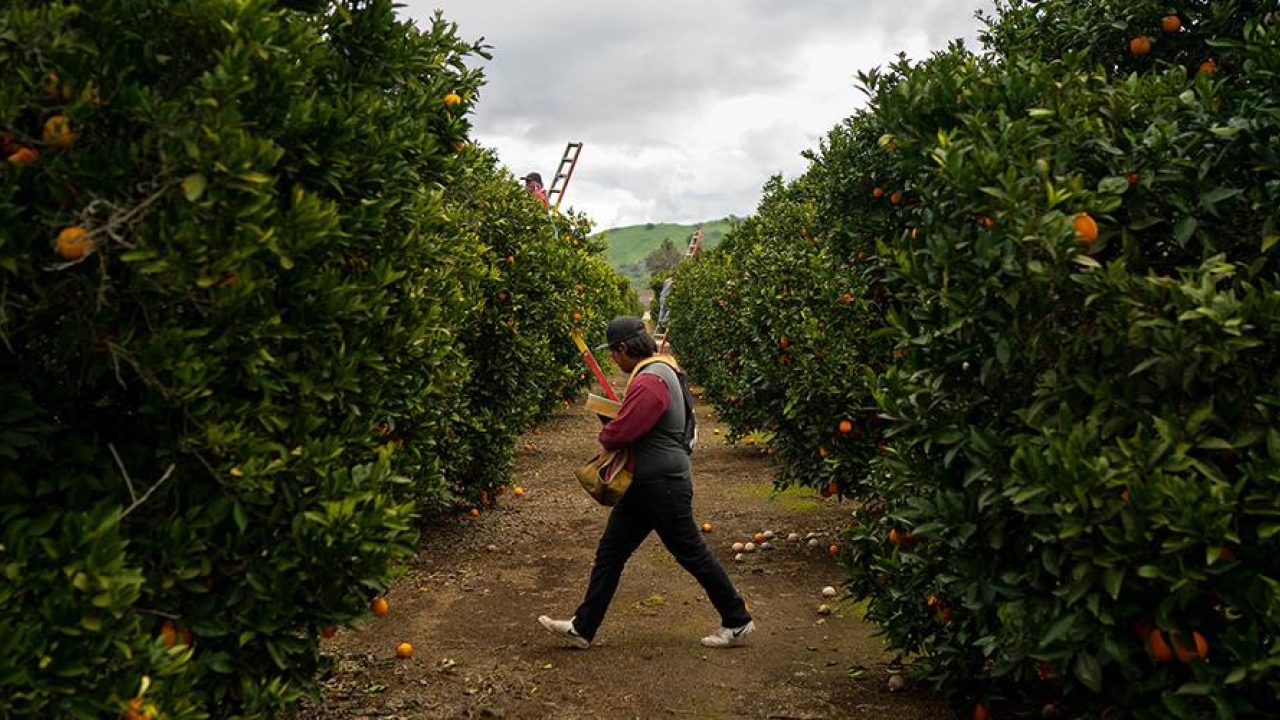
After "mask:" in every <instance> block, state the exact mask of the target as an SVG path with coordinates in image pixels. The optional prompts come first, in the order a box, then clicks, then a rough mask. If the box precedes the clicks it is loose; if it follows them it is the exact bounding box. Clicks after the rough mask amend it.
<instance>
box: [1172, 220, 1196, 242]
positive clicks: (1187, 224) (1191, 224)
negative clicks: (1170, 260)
mask: <svg viewBox="0 0 1280 720" xmlns="http://www.w3.org/2000/svg"><path fill="white" fill-rule="evenodd" d="M1199 227H1200V223H1199V221H1197V220H1196V219H1195V218H1193V217H1187V218H1183V219H1182V222H1180V223H1178V227H1176V228H1174V230H1173V239H1174V240H1176V241H1177V242H1178V245H1179V246H1181V247H1186V246H1187V241H1188V240H1190V239H1191V236H1192V235H1195V234H1196V230H1197V229H1198V228H1199Z"/></svg>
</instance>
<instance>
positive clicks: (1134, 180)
mask: <svg viewBox="0 0 1280 720" xmlns="http://www.w3.org/2000/svg"><path fill="white" fill-rule="evenodd" d="M1124 179H1125V180H1128V181H1129V184H1130V185H1137V184H1138V173H1136V172H1131V173H1129V174H1128V175H1125V176H1124Z"/></svg>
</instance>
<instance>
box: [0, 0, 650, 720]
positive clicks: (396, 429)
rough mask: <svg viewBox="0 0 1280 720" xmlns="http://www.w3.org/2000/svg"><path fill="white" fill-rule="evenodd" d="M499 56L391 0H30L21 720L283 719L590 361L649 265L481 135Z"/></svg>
mask: <svg viewBox="0 0 1280 720" xmlns="http://www.w3.org/2000/svg"><path fill="white" fill-rule="evenodd" d="M483 53H484V49H483V48H481V47H480V46H477V45H473V44H470V43H466V42H463V41H461V40H460V39H459V38H458V37H457V36H456V33H455V29H454V28H453V26H451V25H450V24H448V23H446V22H444V21H443V20H442V19H440V18H438V17H437V18H436V20H435V21H434V22H431V23H428V25H427V26H426V27H424V28H423V29H422V30H418V29H416V28H414V27H413V26H411V25H409V24H407V23H403V22H399V21H397V20H396V17H395V14H394V12H393V8H392V4H391V3H390V2H384V1H381V0H373V1H369V2H349V3H324V2H288V3H273V2H267V1H265V0H247V1H246V2H237V3H227V2H215V1H212V0H195V1H193V2H183V3H164V2H155V1H154V0H98V1H94V2H79V3H73V2H59V3H45V2H9V3H6V4H5V5H4V9H3V10H0V67H3V68H4V77H3V79H0V141H3V146H4V147H3V150H4V162H3V163H2V164H0V715H10V714H13V715H27V714H31V715H44V716H50V717H113V716H119V715H122V714H125V711H126V710H130V711H132V712H133V713H134V714H135V715H145V714H147V713H151V714H154V715H162V716H165V717H198V716H208V715H212V716H228V715H244V716H265V715H276V714H279V713H280V712H281V710H282V708H283V707H284V706H285V705H287V704H288V703H289V702H290V701H292V700H293V699H295V698H297V697H299V696H300V695H302V694H304V693H308V692H312V691H314V690H315V689H316V682H315V676H316V672H317V670H318V669H319V668H320V667H321V664H322V662H323V661H324V659H323V658H322V657H321V656H320V655H319V653H318V651H317V638H318V636H319V634H320V633H321V631H322V630H323V629H324V628H328V627H332V626H336V625H344V624H350V623H353V622H355V621H357V620H358V619H359V618H361V617H362V616H363V615H364V614H365V613H366V612H367V605H368V600H369V597H370V596H372V595H374V594H378V593H380V592H382V591H383V590H384V589H385V587H386V584H387V582H388V581H389V580H390V578H391V576H392V574H393V571H394V566H395V564H396V563H397V561H399V560H402V559H404V558H405V557H407V556H409V555H410V554H411V553H412V552H413V546H414V542H415V537H416V528H415V523H416V522H417V521H415V515H416V514H417V512H418V511H419V510H420V509H423V508H438V507H440V506H445V507H449V506H452V505H454V504H455V503H469V502H471V501H472V499H473V498H474V497H475V496H477V495H478V494H479V491H480V490H482V489H484V488H488V487H492V486H493V485H495V484H497V483H498V482H501V478H503V477H505V473H506V472H507V471H508V468H507V463H508V461H509V458H510V456H511V450H510V448H511V446H512V444H513V442H514V438H515V436H516V434H517V433H518V432H520V431H521V430H523V429H524V428H526V427H527V426H528V424H529V423H531V422H533V421H535V420H536V419H537V418H539V417H542V416H544V415H545V414H546V413H548V412H550V410H551V408H553V407H554V406H555V404H556V403H558V402H560V401H562V399H563V398H565V397H567V396H568V395H570V394H571V392H572V390H573V388H574V387H575V386H576V385H580V384H581V383H582V382H583V381H582V379H581V362H580V360H578V358H577V355H576V353H575V352H573V346H572V343H571V342H570V340H569V338H568V335H567V330H568V328H569V327H570V325H571V324H572V322H573V320H572V317H573V315H572V313H573V312H574V311H581V312H583V313H584V314H585V316H586V317H587V318H588V319H589V320H590V321H591V325H590V326H589V327H590V328H591V329H594V330H595V332H594V333H592V334H593V335H595V336H599V335H600V334H602V333H601V331H600V329H598V328H602V325H603V323H597V322H596V320H598V319H599V318H601V317H604V316H605V315H608V314H610V313H613V312H617V311H618V309H619V308H621V307H623V306H624V300H625V299H626V298H625V296H624V294H623V292H622V285H621V284H620V283H623V282H625V281H623V280H622V279H621V278H619V277H617V276H616V275H613V274H612V273H610V272H609V271H608V270H607V268H605V267H604V266H603V263H602V261H601V260H600V259H599V257H598V250H599V248H592V247H590V246H589V245H588V244H587V241H586V239H585V238H586V237H587V228H586V222H585V220H583V219H581V218H575V217H566V218H555V219H552V218H549V217H548V216H547V215H546V214H545V213H544V212H543V211H542V209H541V207H540V206H539V205H538V204H537V203H535V202H533V201H532V200H531V199H530V198H529V197H528V196H527V194H525V193H523V191H522V190H520V188H519V185H518V184H517V183H516V182H515V181H514V179H513V178H511V177H510V174H509V173H505V172H503V171H500V170H499V169H498V166H497V163H496V158H494V157H493V156H492V155H491V154H490V153H487V152H484V151H482V150H478V149H476V148H474V147H473V146H471V145H470V144H468V138H467V134H468V130H469V121H468V119H467V116H468V113H469V112H470V111H471V109H472V107H473V104H474V102H475V98H476V96H477V92H478V89H479V87H480V83H481V77H480V75H479V73H477V72H475V71H473V70H470V69H468V67H467V66H466V60H467V59H468V58H469V57H471V56H474V55H476V54H483ZM450 94H456V95H457V97H458V98H459V99H460V100H459V101H458V102H453V100H452V98H451V99H450V101H448V102H446V100H445V98H446V96H449V95H450ZM57 118H62V119H57ZM51 122H52V123H53V125H52V126H51V125H50V123H51ZM47 129H48V130H47ZM553 223H554V224H553ZM71 227H74V228H83V229H85V231H86V232H85V233H83V234H79V235H78V237H76V238H75V239H76V240H77V242H79V243H81V244H84V243H89V244H90V247H89V248H88V250H90V251H89V252H87V253H79V252H69V251H68V248H66V247H63V248H62V250H61V252H60V250H59V243H58V238H59V236H63V238H64V242H63V243H62V244H63V245H64V246H65V245H66V242H65V239H66V238H68V237H71V236H73V235H77V233H71V234H66V233H64V232H63V231H64V230H65V229H66V228H71ZM85 249H86V248H84V247H81V248H79V250H81V251H83V250H85ZM78 254H82V257H79V258H78V259H77V258H76V257H75V256H76V255H78ZM507 254H514V255H515V257H516V258H517V262H516V264H515V265H514V266H511V267H505V266H504V267H501V268H500V267H499V266H500V265H504V263H505V258H506V256H507ZM526 260H527V262H525V264H524V265H522V264H521V261H526ZM584 279H589V280H587V282H590V283H591V284H590V286H586V282H584ZM579 283H582V284H583V285H584V290H583V291H582V292H581V294H580V295H579V296H577V297H576V298H573V297H571V292H572V290H573V289H574V288H575V286H576V284H579ZM500 286H501V287H502V288H504V289H505V292H506V293H508V295H507V297H508V298H510V299H512V300H515V301H518V304H504V303H502V302H499V301H497V300H496V299H495V294H496V292H497V290H498V288H499V287H500ZM548 337H550V338H553V340H552V341H550V342H549V341H548ZM554 338H562V340H561V341H559V342H558V343H557V342H556V341H555V340H554ZM557 345H559V346H562V347H557ZM495 403H496V404H497V405H498V406H499V409H497V410H495ZM504 403H505V404H504ZM481 436H483V438H482V437H481ZM481 439H483V440H484V442H483V443H482V442H480V440H481Z"/></svg>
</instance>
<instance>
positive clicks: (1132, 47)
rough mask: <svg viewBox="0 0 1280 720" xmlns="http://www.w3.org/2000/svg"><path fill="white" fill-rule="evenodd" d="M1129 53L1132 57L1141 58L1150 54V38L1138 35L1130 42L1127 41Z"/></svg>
mask: <svg viewBox="0 0 1280 720" xmlns="http://www.w3.org/2000/svg"><path fill="white" fill-rule="evenodd" d="M1129 52H1130V53H1131V54H1132V55H1133V56H1134V57H1142V56H1144V55H1148V54H1150V53H1151V38H1149V37H1147V36H1146V35H1139V36H1138V37H1136V38H1134V39H1132V40H1130V41H1129Z"/></svg>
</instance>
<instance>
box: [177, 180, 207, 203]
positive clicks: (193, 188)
mask: <svg viewBox="0 0 1280 720" xmlns="http://www.w3.org/2000/svg"><path fill="white" fill-rule="evenodd" d="M208 186H209V181H208V180H206V179H205V176H204V175H201V174H200V173H193V174H191V175H188V176H187V177H186V178H184V179H183V180H182V194H183V196H185V197H186V198H187V199H188V200H190V201H191V202H195V201H197V200H199V199H200V196H201V195H204V191H205V188H207V187H208Z"/></svg>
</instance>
